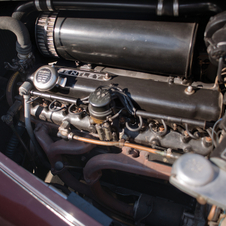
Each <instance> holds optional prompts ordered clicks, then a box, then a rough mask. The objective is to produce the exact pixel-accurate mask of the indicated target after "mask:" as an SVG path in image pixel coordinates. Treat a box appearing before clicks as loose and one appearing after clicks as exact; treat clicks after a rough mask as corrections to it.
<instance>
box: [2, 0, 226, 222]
mask: <svg viewBox="0 0 226 226" xmlns="http://www.w3.org/2000/svg"><path fill="white" fill-rule="evenodd" d="M0 4H3V3H1V2H0ZM4 4H6V5H5V6H6V9H7V10H6V11H5V12H3V11H2V12H1V17H0V29H1V30H0V39H2V40H5V41H4V42H1V47H0V48H1V49H2V50H4V52H7V48H8V49H10V48H11V51H9V53H7V54H9V56H7V54H5V55H4V54H3V56H2V58H3V59H2V60H1V61H2V62H1V65H0V68H1V70H2V74H1V80H2V86H3V88H2V90H3V91H2V93H3V96H2V97H1V100H2V103H1V106H2V109H3V110H2V111H3V112H2V116H1V119H2V123H3V122H4V123H3V124H4V126H1V127H2V129H1V130H2V132H1V133H4V128H6V129H5V130H6V134H10V137H11V138H10V139H8V140H4V135H3V136H2V142H4V145H5V146H3V149H2V151H1V152H2V153H3V154H5V155H6V156H7V157H8V158H10V159H12V160H13V161H15V162H16V163H17V164H19V165H20V166H22V167H23V168H25V169H26V170H28V171H29V172H31V173H32V174H34V175H35V176H36V177H38V178H40V179H41V180H43V181H44V182H45V183H48V184H50V185H51V186H53V187H55V188H56V189H58V190H60V192H62V193H64V195H65V194H66V196H68V197H69V195H70V194H71V193H73V194H76V195H78V196H80V197H81V198H82V199H83V200H85V201H86V202H88V203H89V204H90V205H91V206H93V207H95V208H96V209H98V210H99V211H101V212H102V213H103V214H104V216H105V215H106V216H107V218H106V219H111V220H107V222H108V223H106V222H105V223H103V222H102V221H101V220H100V219H98V216H95V217H96V219H95V220H97V221H98V220H100V221H101V222H102V223H101V224H103V225H122V226H123V225H140V226H142V225H158V226H161V225H163V226H164V225H173V226H176V225H178V226H179V225H181V226H182V225H183V226H184V225H187V226H190V225H199V226H202V225H203V226H205V225H210V226H214V225H224V224H226V223H225V222H226V220H225V208H226V200H224V199H225V193H224V183H225V180H226V172H225V171H226V162H225V161H226V157H225V156H226V154H225V153H226V152H225V142H226V137H225V131H226V116H225V75H226V67H225V64H226V35H225V34H226V11H224V10H226V9H225V8H226V6H225V4H224V3H221V2H220V1H214V0H213V1H212V2H208V1H201V0H200V1H197V2H194V3H192V2H189V1H174V2H173V3H171V1H167V0H165V1H156V2H155V1H141V2H139V3H137V2H135V1H130V2H128V1H125V2H120V3H119V2H118V3H116V2H114V1H105V2H102V1H84V2H78V1H69V0H68V1H57V0H55V1H54V0H53V1H47V0H46V1H41V0H35V1H34V2H26V3H23V4H22V3H18V2H17V3H16V2H15V3H14V4H13V6H14V7H12V6H11V5H10V3H8V4H7V3H4ZM16 7H17V8H16ZM15 8H16V9H15ZM11 14H12V16H11ZM15 38H16V39H15ZM7 39H8V41H7ZM5 42H7V43H8V44H7V45H10V46H11V47H10V48H9V47H8V46H7V45H6V43H5ZM15 43H16V44H15ZM7 104H8V106H9V107H6V106H7ZM6 125H7V126H6ZM6 144H7V145H6ZM47 177H51V180H50V181H48V182H47V179H46V178H47ZM82 202H83V201H82ZM101 216H102V215H101ZM99 218H100V216H99ZM102 219H105V218H104V217H103V216H102Z"/></svg>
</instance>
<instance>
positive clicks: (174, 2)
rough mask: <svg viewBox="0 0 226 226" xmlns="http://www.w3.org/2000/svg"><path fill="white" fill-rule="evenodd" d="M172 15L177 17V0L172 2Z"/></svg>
mask: <svg viewBox="0 0 226 226" xmlns="http://www.w3.org/2000/svg"><path fill="white" fill-rule="evenodd" d="M173 15H174V16H179V0H174V1H173Z"/></svg>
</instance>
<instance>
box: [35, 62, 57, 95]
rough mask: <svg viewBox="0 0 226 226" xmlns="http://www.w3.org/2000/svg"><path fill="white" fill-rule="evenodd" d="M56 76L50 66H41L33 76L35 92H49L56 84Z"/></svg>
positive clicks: (54, 70)
mask: <svg viewBox="0 0 226 226" xmlns="http://www.w3.org/2000/svg"><path fill="white" fill-rule="evenodd" d="M58 77H59V76H58V74H57V72H56V69H55V68H54V67H51V66H42V67H40V68H39V69H38V70H37V71H36V72H35V74H34V86H35V87H36V89H37V90H40V91H48V90H51V89H52V88H53V87H54V86H55V85H56V83H57V80H58Z"/></svg>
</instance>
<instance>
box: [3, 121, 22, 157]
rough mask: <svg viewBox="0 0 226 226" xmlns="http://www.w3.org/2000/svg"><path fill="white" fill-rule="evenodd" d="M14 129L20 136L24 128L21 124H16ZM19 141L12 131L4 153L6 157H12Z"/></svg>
mask: <svg viewBox="0 0 226 226" xmlns="http://www.w3.org/2000/svg"><path fill="white" fill-rule="evenodd" d="M15 129H16V131H17V133H18V134H19V135H20V136H22V135H23V133H24V132H25V128H24V127H23V126H19V125H17V126H16V128H15ZM19 143H20V141H19V139H18V138H17V136H16V134H15V133H13V135H12V137H11V138H10V140H9V143H8V146H7V148H6V151H5V155H6V156H7V157H8V158H10V159H13V156H14V154H15V153H16V150H17V147H18V145H19Z"/></svg>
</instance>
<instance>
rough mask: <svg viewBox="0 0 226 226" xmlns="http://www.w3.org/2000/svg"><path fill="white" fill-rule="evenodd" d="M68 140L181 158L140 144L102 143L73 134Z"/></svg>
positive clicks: (122, 142)
mask: <svg viewBox="0 0 226 226" xmlns="http://www.w3.org/2000/svg"><path fill="white" fill-rule="evenodd" d="M68 139H69V140H72V139H73V140H78V141H82V142H86V143H91V144H97V145H101V146H116V147H120V148H122V147H130V148H134V149H137V150H141V151H147V152H149V153H152V154H157V155H161V156H163V157H168V158H174V159H178V158H179V157H180V155H179V154H173V153H167V152H163V151H159V150H156V149H154V148H149V147H144V146H141V145H138V144H131V143H128V142H124V141H110V142H108V141H100V140H95V139H91V138H86V137H80V136H77V135H75V134H73V133H69V135H68Z"/></svg>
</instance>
